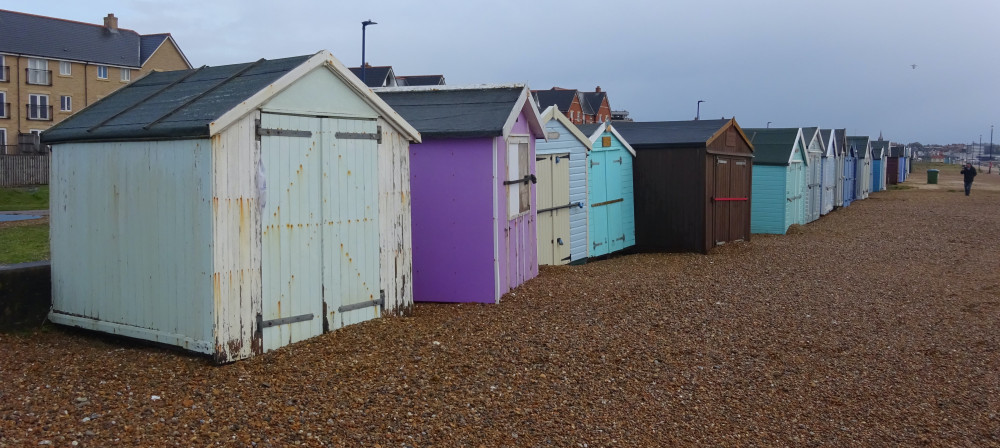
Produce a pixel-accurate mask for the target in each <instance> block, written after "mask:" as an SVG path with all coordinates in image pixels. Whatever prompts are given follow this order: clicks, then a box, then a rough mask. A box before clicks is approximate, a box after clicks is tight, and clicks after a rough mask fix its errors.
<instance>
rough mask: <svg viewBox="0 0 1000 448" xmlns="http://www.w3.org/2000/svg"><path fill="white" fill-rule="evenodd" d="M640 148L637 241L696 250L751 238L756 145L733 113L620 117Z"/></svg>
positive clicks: (620, 126) (641, 245)
mask: <svg viewBox="0 0 1000 448" xmlns="http://www.w3.org/2000/svg"><path fill="white" fill-rule="evenodd" d="M615 129H617V130H618V132H619V133H621V135H622V136H623V137H625V139H626V140H627V141H628V142H629V144H630V145H631V146H632V148H633V149H635V151H636V158H635V162H634V163H633V165H632V172H633V178H634V184H635V231H636V248H637V249H638V250H642V251H694V252H701V253H707V252H708V250H709V249H711V248H713V247H715V246H719V245H722V244H725V243H729V242H733V241H748V240H749V239H750V207H751V204H750V186H751V179H752V163H751V160H752V157H753V146H752V145H750V141H749V140H747V138H746V135H744V134H743V131H742V130H741V129H740V127H739V125H738V124H737V123H736V120H733V119H729V120H694V121H659V122H627V121H626V122H616V123H615Z"/></svg>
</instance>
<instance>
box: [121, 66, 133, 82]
mask: <svg viewBox="0 0 1000 448" xmlns="http://www.w3.org/2000/svg"><path fill="white" fill-rule="evenodd" d="M121 72H122V81H125V82H128V81H130V80H131V79H132V70H129V69H127V68H123V69H121Z"/></svg>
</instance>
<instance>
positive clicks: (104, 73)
mask: <svg viewBox="0 0 1000 448" xmlns="http://www.w3.org/2000/svg"><path fill="white" fill-rule="evenodd" d="M97 79H108V66H107V65H98V66H97Z"/></svg>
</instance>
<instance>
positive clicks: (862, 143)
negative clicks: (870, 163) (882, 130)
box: [847, 135, 868, 159]
mask: <svg viewBox="0 0 1000 448" xmlns="http://www.w3.org/2000/svg"><path fill="white" fill-rule="evenodd" d="M847 145H848V146H853V147H854V156H855V157H858V158H861V159H863V158H866V157H868V152H867V151H866V149H868V137H867V136H857V135H854V136H848V137H847Z"/></svg>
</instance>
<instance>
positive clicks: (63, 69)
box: [59, 61, 73, 76]
mask: <svg viewBox="0 0 1000 448" xmlns="http://www.w3.org/2000/svg"><path fill="white" fill-rule="evenodd" d="M59 74H60V75H62V76H72V75H73V63H71V62H69V61H59Z"/></svg>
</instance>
